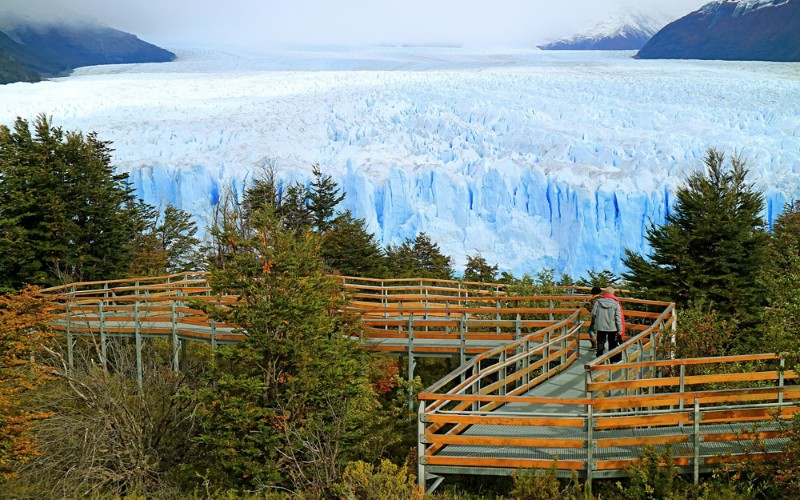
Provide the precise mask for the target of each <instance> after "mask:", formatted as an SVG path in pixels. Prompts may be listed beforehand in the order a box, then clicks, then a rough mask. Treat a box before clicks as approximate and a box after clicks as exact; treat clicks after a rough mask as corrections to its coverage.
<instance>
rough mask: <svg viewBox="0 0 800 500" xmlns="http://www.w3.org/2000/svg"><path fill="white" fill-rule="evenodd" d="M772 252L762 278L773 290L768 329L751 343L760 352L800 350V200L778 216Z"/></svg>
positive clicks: (770, 250)
mask: <svg viewBox="0 0 800 500" xmlns="http://www.w3.org/2000/svg"><path fill="white" fill-rule="evenodd" d="M769 255H770V258H769V265H768V266H767V267H766V268H765V270H764V272H763V275H762V278H761V279H762V282H763V283H764V288H765V289H767V290H769V293H768V294H767V297H766V298H767V304H768V308H767V309H766V312H765V314H764V325H765V332H764V335H763V336H761V337H754V338H753V339H752V342H751V344H752V345H750V346H748V347H750V348H751V349H753V350H755V351H756V352H783V351H786V352H800V339H798V336H797V332H798V331H800V201H798V202H795V204H794V205H787V206H786V207H785V210H784V212H783V213H782V214H781V215H780V216H779V217H778V218H777V219H776V220H775V224H774V225H773V232H772V233H771V234H770V238H769Z"/></svg>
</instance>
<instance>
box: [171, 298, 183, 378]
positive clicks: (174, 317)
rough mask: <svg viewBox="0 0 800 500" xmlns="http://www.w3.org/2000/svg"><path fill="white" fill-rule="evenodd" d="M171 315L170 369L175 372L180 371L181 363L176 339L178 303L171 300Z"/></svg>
mask: <svg viewBox="0 0 800 500" xmlns="http://www.w3.org/2000/svg"><path fill="white" fill-rule="evenodd" d="M170 309H171V311H170V312H171V315H172V370H173V371H175V372H178V371H180V369H181V364H180V358H179V356H178V353H179V352H180V340H179V339H178V303H177V302H176V301H174V300H173V301H172V307H171V308H170Z"/></svg>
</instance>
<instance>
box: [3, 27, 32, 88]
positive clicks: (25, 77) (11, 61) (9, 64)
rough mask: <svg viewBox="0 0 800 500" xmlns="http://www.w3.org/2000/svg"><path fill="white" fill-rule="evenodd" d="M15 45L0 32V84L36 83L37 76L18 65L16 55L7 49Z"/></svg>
mask: <svg viewBox="0 0 800 500" xmlns="http://www.w3.org/2000/svg"><path fill="white" fill-rule="evenodd" d="M16 45H17V44H16V43H15V42H14V41H13V40H11V39H10V38H8V35H6V34H5V33H3V32H1V31H0V84H4V83H12V82H38V81H39V80H41V78H40V77H39V74H38V73H36V72H35V71H33V70H31V69H29V68H26V67H25V66H23V65H22V64H20V63H19V58H18V57H16V53H15V52H13V51H9V50H8V49H9V47H12V48H13V47H15V46H16Z"/></svg>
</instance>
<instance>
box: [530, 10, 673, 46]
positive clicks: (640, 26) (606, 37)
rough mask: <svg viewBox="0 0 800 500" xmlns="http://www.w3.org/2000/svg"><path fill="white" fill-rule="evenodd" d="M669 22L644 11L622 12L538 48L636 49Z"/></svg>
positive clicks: (660, 16) (662, 17)
mask: <svg viewBox="0 0 800 500" xmlns="http://www.w3.org/2000/svg"><path fill="white" fill-rule="evenodd" d="M667 22H668V19H666V18H665V17H664V16H662V15H658V16H657V17H656V18H654V17H651V16H649V15H646V14H644V13H641V12H633V11H621V12H618V13H617V14H616V15H614V16H612V17H611V18H609V19H607V20H605V21H603V22H601V23H598V24H597V25H595V26H594V27H593V28H591V29H590V30H588V31H585V32H582V33H579V34H577V35H574V36H572V37H570V38H564V39H561V40H557V41H555V42H551V43H547V44H544V45H539V48H540V49H542V50H637V49H640V48H642V47H643V46H644V44H645V43H647V41H648V40H650V38H651V37H652V36H653V35H654V34H655V33H656V32H658V30H660V29H661V28H662V27H663V26H664V25H665V24H667Z"/></svg>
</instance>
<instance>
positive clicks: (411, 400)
mask: <svg viewBox="0 0 800 500" xmlns="http://www.w3.org/2000/svg"><path fill="white" fill-rule="evenodd" d="M414 365H415V362H414V314H413V313H412V314H410V315H409V316H408V386H409V387H411V383H412V382H413V381H414ZM408 411H414V394H413V392H412V391H409V393H408Z"/></svg>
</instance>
